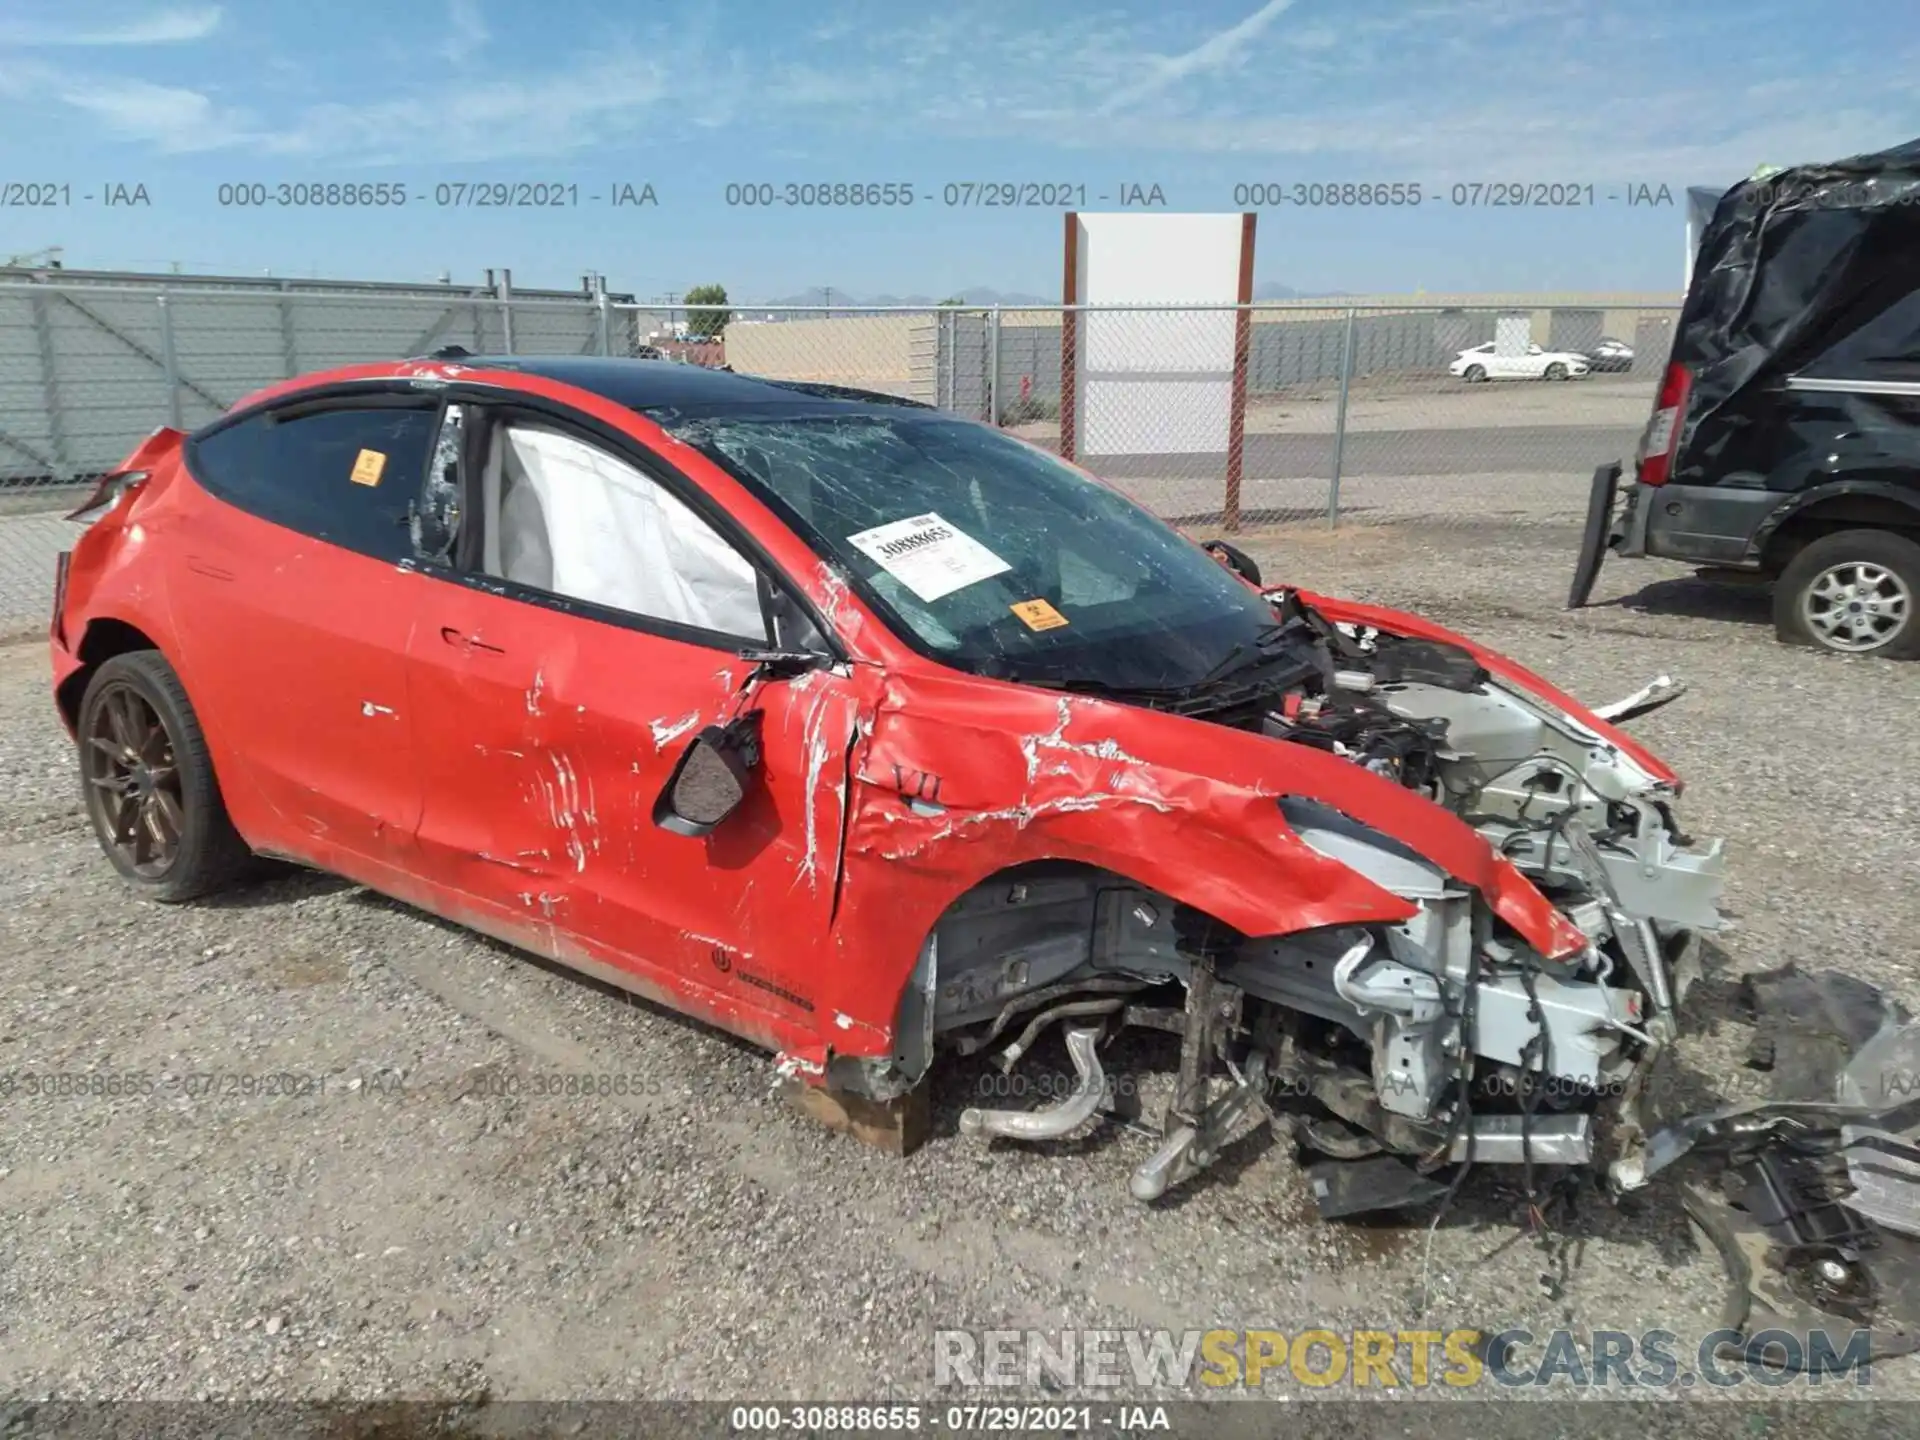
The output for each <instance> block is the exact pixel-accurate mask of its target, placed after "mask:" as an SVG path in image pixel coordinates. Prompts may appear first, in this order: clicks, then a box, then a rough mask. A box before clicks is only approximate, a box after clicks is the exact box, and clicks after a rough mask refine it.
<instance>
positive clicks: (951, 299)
mask: <svg viewBox="0 0 1920 1440" xmlns="http://www.w3.org/2000/svg"><path fill="white" fill-rule="evenodd" d="M940 303H941V304H942V305H964V304H966V303H967V300H966V297H965V296H964V295H949V296H948V297H947V298H946V299H944V300H942V301H941V302H940Z"/></svg>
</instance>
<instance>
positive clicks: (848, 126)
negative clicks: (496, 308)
mask: <svg viewBox="0 0 1920 1440" xmlns="http://www.w3.org/2000/svg"><path fill="white" fill-rule="evenodd" d="M1916 18H1917V17H1916V12H1915V11H1914V9H1913V3H1912V0H1825V3H1820V4H1809V3H1785V0H1692V3H1688V4H1685V5H1679V4H1674V3H1672V0H1606V3H1595V0H1266V3H1261V0H1187V3H1183V4H1180V5H1177V6H1175V5H1168V4H1165V3H1159V0H1141V3H1097V4H1080V3H1074V0H1046V3H1033V0H1025V3H1004V4H1003V3H977V0H942V3H938V4H925V3H920V0H892V3H889V0H804V3H800V0H736V3H708V4H692V3H674V0H666V3H657V0H648V3H644V4H629V5H612V4H592V3H576V0H540V3H528V0H514V3H508V0H412V3H396V0H384V3H377V4H376V3H359V0H324V3H310V4H294V3H289V0H283V3H277V4H273V5H265V4H255V5H247V4H237V3H235V4H223V5H213V4H204V5H203V4H152V3H144V4H143V3H137V0H127V3H117V4H109V5H87V4H74V3H53V0H8V3H7V5H6V7H5V9H4V11H3V12H0V184H4V183H5V182H9V181H16V182H43V183H44V182H54V183H65V184H67V185H69V186H71V195H72V200H71V203H70V204H67V205H64V206H57V207H54V208H37V209H33V208H17V207H13V208H6V207H0V258H4V256H5V255H7V254H9V253H13V252H21V251H32V250H36V249H38V248H40V247H42V246H46V245H55V244H58V245H62V246H64V247H65V251H66V254H65V259H66V263H67V264H68V265H69V266H71V267H76V268H77V267H90V268H91V267H116V268H117V267H127V268H142V269H161V268H165V267H166V266H168V264H169V263H171V262H179V263H180V265H181V266H182V268H184V269H187V270H190V271H196V272H213V271H225V272H235V273H258V272H260V271H262V270H271V271H272V272H273V273H275V274H282V275H287V274H299V275H305V274H312V273H317V274H321V275H333V276H356V277H365V278H383V279H427V278H433V277H435V276H437V275H438V274H439V273H440V272H441V271H442V270H443V269H445V270H451V271H452V272H453V274H454V276H455V278H456V279H463V280H464V279H474V278H477V277H478V275H479V273H480V272H481V270H483V269H484V268H485V267H487V266H489V265H493V266H510V267H511V268H512V269H513V272H514V275H515V279H516V282H517V283H520V284H536V285H537V284H554V285H570V284H573V283H576V282H577V281H578V278H579V276H580V275H581V273H582V272H583V271H585V270H589V269H597V270H600V271H602V272H604V273H605V274H606V275H607V276H608V279H609V282H610V284H612V285H613V286H614V287H615V288H618V289H628V290H634V291H637V292H639V293H641V294H642V295H643V296H653V295H658V294H664V293H666V292H669V291H679V290H684V289H685V288H686V287H687V286H689V285H692V284H697V283H701V282H703V281H708V280H718V281H721V282H722V283H724V284H726V285H727V286H728V288H729V290H730V292H731V293H732V294H733V295H734V297H735V298H736V299H751V298H764V297H768V296H775V295H791V294H794V293H796V292H799V291H802V290H805V289H807V288H809V287H815V286H821V285H829V286H832V287H833V288H834V289H835V290H836V291H838V292H841V293H849V292H851V293H855V294H861V295H871V294H874V293H879V292H892V293H909V292H917V293H923V294H934V295H944V294H948V293H952V292H954V291H956V290H960V289H963V288H964V287H967V286H981V285H985V286H994V287H997V288H999V289H1002V290H1024V291H1029V292H1034V293H1040V294H1053V293H1055V292H1057V289H1058V286H1059V270H1060V259H1059V251H1060V222H1059V219H1058V213H1057V211H1056V210H1054V209H1017V210H1012V211H991V212H989V211H983V210H978V209H965V208H961V209H949V208H947V207H945V206H944V205H943V204H941V203H940V202H941V200H942V198H943V196H944V187H945V186H946V185H947V184H948V183H950V182H952V183H959V182H966V181H1021V182H1025V181H1034V182H1054V183H1057V184H1059V183H1064V184H1067V185H1085V186H1086V187H1087V188H1088V192H1089V195H1090V196H1091V195H1097V194H1099V193H1102V192H1105V193H1117V192H1116V191H1115V190H1114V187H1116V186H1119V185H1123V184H1128V183H1137V184H1141V185H1146V184H1152V183H1157V184H1158V185H1159V186H1160V187H1161V189H1162V191H1163V193H1164V195H1165V197H1166V199H1167V202H1168V208H1171V209H1176V210H1232V209H1238V208H1241V207H1240V206H1237V205H1235V204H1234V203H1233V188H1234V186H1235V184H1236V183H1243V182H1278V183H1280V184H1282V185H1292V184H1296V183H1299V184H1308V183H1316V182H1320V183H1324V182H1329V181H1332V182H1339V181H1407V182H1419V183H1421V184H1423V185H1424V186H1425V187H1426V191H1427V193H1428V194H1429V195H1431V194H1432V193H1433V191H1434V190H1435V189H1436V188H1437V189H1438V190H1439V191H1440V192H1441V194H1442V195H1443V196H1448V195H1450V194H1451V189H1450V187H1451V186H1452V185H1454V184H1455V183H1468V182H1473V181H1523V182H1546V183H1559V184H1562V185H1565V184H1576V185H1582V186H1584V185H1588V184H1591V185H1593V186H1594V187H1596V196H1597V204H1596V205H1595V206H1594V207H1592V208H1585V207H1582V208H1575V209H1561V210H1544V211H1543V210H1531V209H1522V210H1513V209H1497V210H1496V209H1487V208H1474V207H1464V208H1456V207H1453V206H1451V205H1449V204H1443V203H1436V202H1434V201H1433V200H1431V199H1429V200H1428V201H1426V203H1423V204H1422V205H1421V206H1420V207H1419V208H1418V209H1412V208H1403V209H1399V210H1393V209H1388V210H1384V211H1383V210H1365V209H1358V208H1353V209H1321V210H1313V209H1301V208H1296V207H1291V206H1283V207H1281V208H1279V209H1269V210H1266V211H1264V212H1263V213H1262V216H1261V222H1260V244H1259V256H1260V259H1259V265H1258V271H1257V276H1258V279H1259V280H1261V281H1262V282H1265V283H1268V284H1285V285H1290V286H1293V287H1296V288H1298V289H1302V290H1307V291H1333V290H1358V291H1395V292H1398V291H1411V290H1414V289H1426V290H1429V291H1439V290H1476V291H1486V290H1539V289H1561V288H1565V289H1581V290H1588V289H1659V290H1665V289H1671V288H1675V287H1677V285H1678V284H1679V276H1680V267H1681V260H1682V243H1683V242H1682V217H1683V212H1682V208H1681V205H1680V204H1679V203H1678V202H1677V201H1676V203H1675V204H1674V205H1672V206H1670V207H1657V206H1656V207H1653V208H1639V207H1632V206H1629V205H1627V204H1626V203H1625V201H1624V199H1622V200H1615V201H1610V200H1608V199H1607V195H1608V194H1609V193H1616V194H1624V193H1625V192H1624V187H1626V186H1630V185H1634V184H1641V183H1644V184H1648V185H1654V186H1657V185H1660V184H1665V185H1667V186H1669V187H1671V189H1672V191H1673V192H1674V194H1675V195H1676V197H1678V195H1679V193H1680V191H1681V190H1682V189H1683V187H1684V186H1686V185H1688V184H1709V183H1727V182H1731V181H1732V180H1735V179H1737V178H1739V177H1740V176H1742V175H1744V174H1746V173H1748V172H1749V171H1751V170H1752V168H1753V167H1754V166H1756V165H1758V164H1761V163H1776V164H1785V163H1791V162H1795V161H1802V160H1815V159H1828V158H1834V157H1837V156H1841V155H1846V154H1852V153H1856V152H1858V151H1860V150H1865V149H1877V148H1880V147H1882V146H1884V145H1889V144H1893V143H1897V142H1899V141H1902V140H1906V139H1909V138H1911V137H1912V136H1914V135H1916V134H1920V83H1917V82H1916V80H1915V77H1916V76H1920V24H1916V23H1914V22H1915V20H1916ZM519 180H525V181H547V182H561V183H565V184H573V185H576V186H578V188H579V191H580V193H581V196H582V203H581V204H580V205H579V206H578V207H573V208H559V209H540V210H510V211H504V212H501V211H476V210H471V209H441V208H437V207H436V206H434V205H433V204H432V203H431V200H432V197H433V194H434V189H435V187H436V186H438V185H440V184H453V183H457V182H463V181H464V182H473V181H519ZM867 180H872V181H882V182H888V181H892V182H905V183H909V184H911V185H912V186H913V187H914V189H915V192H916V194H917V195H918V196H919V197H921V198H920V199H918V200H917V201H916V203H915V204H914V205H913V206H912V207H910V208H909V209H905V210H899V209H894V210H878V211H851V210H820V211H804V210H802V211H796V210H791V209H774V210H772V211H765V210H761V211H748V210H742V209H737V208H735V209H730V208H729V207H728V206H727V205H726V203H725V187H726V185H727V184H728V183H729V182H757V181H766V182H771V183H774V184H775V185H784V184H785V183H786V182H789V181H792V182H803V181H867ZM256 181H257V182H263V183H266V184H269V185H271V184H274V183H277V182H280V181H292V182H300V181H322V182H325V181H385V182H399V183H401V184H404V185H406V186H407V187H408V189H409V193H410V194H413V195H415V196H422V197H425V200H426V203H417V202H410V203H409V204H408V205H406V206H405V207H404V208H402V209H399V210H374V211H353V210H340V209H336V210H324V209H322V210H313V209H267V210H258V209H234V208H224V209H223V208H221V207H220V205H219V204H218V203H217V201H218V190H219V186H220V185H221V184H223V183H233V182H256ZM114 182H119V183H123V184H127V185H132V184H134V183H140V184H144V185H145V187H146V189H147V192H148V194H149V196H150V199H151V204H150V205H148V206H146V207H141V208H135V209H124V208H106V207H103V206H102V205H101V204H100V203H99V201H98V199H97V198H96V199H95V200H92V201H88V200H84V199H83V198H82V195H83V193H92V194H94V195H96V196H98V195H99V194H100V193H103V187H104V186H105V185H108V184H111V183H114ZM622 182H624V183H630V184H633V185H635V186H636V187H637V186H638V185H639V184H640V183H641V182H647V183H650V184H651V185H652V186H653V187H654V191H655V194H656V196H657V198H658V202H659V203H658V205H657V206H656V207H651V208H630V209H624V210H615V209H612V208H608V207H606V206H605V205H604V204H603V205H594V204H591V203H588V202H587V201H586V198H585V197H586V196H587V195H588V194H589V193H601V194H605V193H607V188H608V187H609V186H610V185H614V184H618V183H622ZM1083 208H1088V209H1099V208H1110V207H1102V206H1101V205H1100V204H1099V203H1098V202H1097V201H1094V200H1091V199H1090V200H1089V202H1088V204H1087V205H1086V206H1084V207H1083Z"/></svg>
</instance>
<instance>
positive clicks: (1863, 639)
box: [1773, 530, 1920, 660]
mask: <svg viewBox="0 0 1920 1440" xmlns="http://www.w3.org/2000/svg"><path fill="white" fill-rule="evenodd" d="M1773 625H1774V629H1775V630H1776V631H1777V632H1778V634H1779V636H1780V638H1781V639H1782V640H1784V641H1785V642H1786V643H1788V644H1789V645H1817V646H1819V647H1820V648H1821V649H1823V650H1832V651H1835V652H1836V653H1838V654H1842V655H1877V656H1880V657H1881V658H1883V659H1887V660H1913V659H1916V658H1920V545H1917V544H1915V543H1914V542H1913V541H1911V540H1909V539H1907V538H1906V537H1905V536H1904V535H1896V534H1894V533H1892V532H1891V531H1888V530H1842V531H1841V532H1840V533H1839V534H1837V535H1825V536H1822V537H1821V538H1820V539H1818V540H1816V541H1814V542H1813V543H1812V544H1811V545H1809V546H1807V547H1806V549H1804V550H1802V551H1801V552H1800V553H1799V554H1798V555H1796V556H1794V557H1793V560H1792V562H1791V563H1790V564H1789V565H1788V566H1787V568H1786V569H1785V570H1784V571H1783V572H1781V575H1780V578H1779V580H1778V581H1776V582H1775V584H1774V590H1773Z"/></svg>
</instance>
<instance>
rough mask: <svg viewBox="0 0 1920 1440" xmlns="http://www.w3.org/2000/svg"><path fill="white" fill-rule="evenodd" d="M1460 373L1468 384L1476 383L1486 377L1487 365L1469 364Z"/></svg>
mask: <svg viewBox="0 0 1920 1440" xmlns="http://www.w3.org/2000/svg"><path fill="white" fill-rule="evenodd" d="M1462 373H1463V374H1464V376H1465V379H1466V382H1467V383H1468V384H1469V385H1478V384H1479V383H1480V382H1481V381H1482V380H1484V379H1486V378H1487V367H1486V366H1484V365H1469V366H1467V368H1466V370H1465V371H1464V372H1462Z"/></svg>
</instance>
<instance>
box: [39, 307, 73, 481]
mask: <svg viewBox="0 0 1920 1440" xmlns="http://www.w3.org/2000/svg"><path fill="white" fill-rule="evenodd" d="M32 304H33V333H34V339H35V341H36V343H37V344H38V345H39V347H40V393H41V398H42V399H43V400H44V401H45V402H46V407H47V450H48V458H49V459H51V460H52V461H53V467H54V469H55V470H56V471H58V472H59V477H58V478H60V479H65V478H66V472H67V470H68V468H69V466H68V461H67V416H66V410H65V407H64V406H62V404H61V402H60V355H59V352H58V351H57V350H56V349H55V348H54V344H53V322H52V320H51V319H50V318H49V316H48V315H47V297H46V296H44V295H35V296H34V297H33V301H32Z"/></svg>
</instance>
